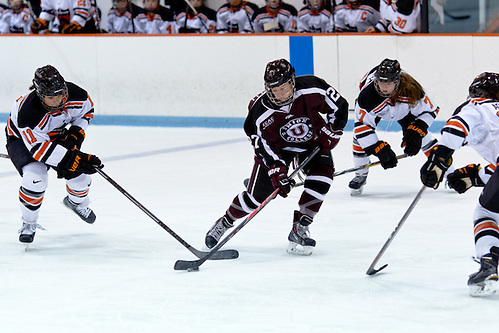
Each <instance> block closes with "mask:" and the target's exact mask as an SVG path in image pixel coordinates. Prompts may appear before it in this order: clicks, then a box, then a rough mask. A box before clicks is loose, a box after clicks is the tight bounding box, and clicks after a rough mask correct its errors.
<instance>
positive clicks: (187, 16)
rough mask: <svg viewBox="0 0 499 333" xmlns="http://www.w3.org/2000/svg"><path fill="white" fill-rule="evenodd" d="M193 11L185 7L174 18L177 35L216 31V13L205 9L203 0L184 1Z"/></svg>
mask: <svg viewBox="0 0 499 333" xmlns="http://www.w3.org/2000/svg"><path fill="white" fill-rule="evenodd" d="M186 1H189V2H190V3H191V5H192V7H194V9H195V11H194V10H193V9H192V8H191V7H190V6H187V7H186V9H184V10H183V11H181V12H179V14H178V15H177V16H176V18H175V20H176V24H177V31H178V32H179V33H200V34H206V33H214V32H216V30H217V12H216V11H214V10H213V9H211V8H209V7H206V6H205V5H204V1H203V0H186Z"/></svg>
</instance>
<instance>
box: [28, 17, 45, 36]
mask: <svg viewBox="0 0 499 333" xmlns="http://www.w3.org/2000/svg"><path fill="white" fill-rule="evenodd" d="M48 26H49V24H48V23H47V21H45V20H42V19H41V18H37V19H36V21H35V22H33V23H31V32H32V33H34V34H37V33H39V32H40V31H42V30H45V29H47V28H48Z"/></svg>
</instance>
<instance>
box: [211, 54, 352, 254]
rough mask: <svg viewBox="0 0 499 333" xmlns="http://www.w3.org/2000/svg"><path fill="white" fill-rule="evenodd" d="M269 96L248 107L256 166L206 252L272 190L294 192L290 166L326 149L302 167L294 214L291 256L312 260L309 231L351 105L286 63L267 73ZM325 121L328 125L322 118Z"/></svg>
mask: <svg viewBox="0 0 499 333" xmlns="http://www.w3.org/2000/svg"><path fill="white" fill-rule="evenodd" d="M264 83H265V84H264V85H265V91H264V92H262V93H261V94H259V95H258V96H256V97H255V98H254V99H253V100H252V101H251V102H250V103H249V113H248V116H247V118H246V121H245V123H244V131H245V132H246V135H247V136H248V137H249V139H250V141H251V143H252V145H253V148H254V152H255V164H254V167H253V171H252V173H251V176H250V179H249V183H248V187H247V190H246V191H243V192H242V193H240V194H238V195H237V196H236V197H235V198H234V199H233V201H232V204H231V205H230V206H229V208H228V209H227V211H226V212H225V214H224V215H223V216H222V217H221V218H219V219H218V220H217V221H216V222H215V224H214V225H213V226H212V227H211V229H210V230H209V231H208V233H207V234H206V238H205V243H206V246H207V247H208V248H212V247H214V246H215V245H216V244H217V243H218V241H219V240H220V238H221V237H222V235H223V234H224V233H225V232H226V231H227V230H228V229H229V228H231V227H233V225H234V221H236V220H237V219H240V218H243V217H245V216H246V215H248V214H250V213H251V212H252V211H253V210H254V209H256V208H257V207H258V206H259V205H260V203H262V202H263V201H264V200H265V199H266V198H267V197H268V196H269V195H270V194H271V193H272V192H273V191H275V190H276V189H278V190H279V194H280V195H281V196H283V197H286V196H287V195H288V193H289V192H290V190H291V188H292V180H291V179H289V178H288V167H289V165H290V163H291V162H292V161H293V159H295V158H297V159H298V160H303V159H304V158H305V157H307V156H308V155H310V153H311V152H312V150H313V149H314V148H316V147H317V146H321V147H322V150H321V152H320V153H319V154H317V155H316V156H315V157H314V158H313V159H312V160H311V161H310V163H309V164H308V165H307V166H306V167H305V168H304V173H305V175H306V178H305V183H304V187H305V188H304V191H303V193H302V195H301V197H300V200H299V202H298V206H299V210H296V211H295V212H294V217H293V226H292V229H291V232H290V233H289V236H288V240H289V241H290V243H289V246H288V249H287V252H288V253H291V254H298V255H310V254H312V252H313V248H314V247H315V244H316V242H315V240H314V239H312V238H310V234H309V227H310V224H311V223H312V222H313V220H314V217H315V216H316V214H317V213H318V212H319V209H320V207H321V205H322V203H323V201H324V197H325V195H326V193H327V192H328V191H329V188H330V186H331V184H332V182H333V171H334V165H333V159H332V155H331V149H333V148H334V147H335V146H336V145H337V144H338V141H339V140H340V138H341V135H342V133H343V132H342V130H343V127H344V126H345V125H346V122H347V118H348V103H347V101H346V100H345V98H343V97H342V96H341V95H340V94H339V93H338V92H337V91H336V90H335V89H334V88H333V87H331V86H330V85H329V84H327V83H326V82H325V81H324V80H323V79H320V78H318V77H316V76H311V75H310V76H298V77H296V78H295V71H294V68H293V67H292V66H291V64H290V63H289V62H288V61H287V60H285V59H279V60H274V61H271V62H269V63H268V64H267V66H266V68H265V74H264ZM324 118H326V120H325V119H324Z"/></svg>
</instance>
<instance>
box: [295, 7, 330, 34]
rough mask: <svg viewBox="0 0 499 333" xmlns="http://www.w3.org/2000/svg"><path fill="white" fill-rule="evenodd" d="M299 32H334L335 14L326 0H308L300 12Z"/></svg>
mask: <svg viewBox="0 0 499 333" xmlns="http://www.w3.org/2000/svg"><path fill="white" fill-rule="evenodd" d="M297 26H298V28H297V29H298V32H333V29H334V24H333V14H332V13H331V12H330V11H329V9H327V8H326V1H325V0H307V1H306V6H305V7H303V8H302V9H301V10H300V11H299V12H298V25H297Z"/></svg>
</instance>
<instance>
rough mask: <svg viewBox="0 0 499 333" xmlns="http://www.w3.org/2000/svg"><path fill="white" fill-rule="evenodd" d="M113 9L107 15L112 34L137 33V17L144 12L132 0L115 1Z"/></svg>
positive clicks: (109, 30) (109, 29) (108, 26)
mask: <svg viewBox="0 0 499 333" xmlns="http://www.w3.org/2000/svg"><path fill="white" fill-rule="evenodd" d="M113 4H114V5H113V7H112V8H111V9H110V10H109V12H108V13H107V29H108V32H109V33H112V34H134V33H137V23H136V22H135V20H136V18H137V15H139V14H140V13H144V10H143V9H142V8H140V7H139V6H137V5H136V4H134V3H133V2H131V1H130V0H114V1H113Z"/></svg>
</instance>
